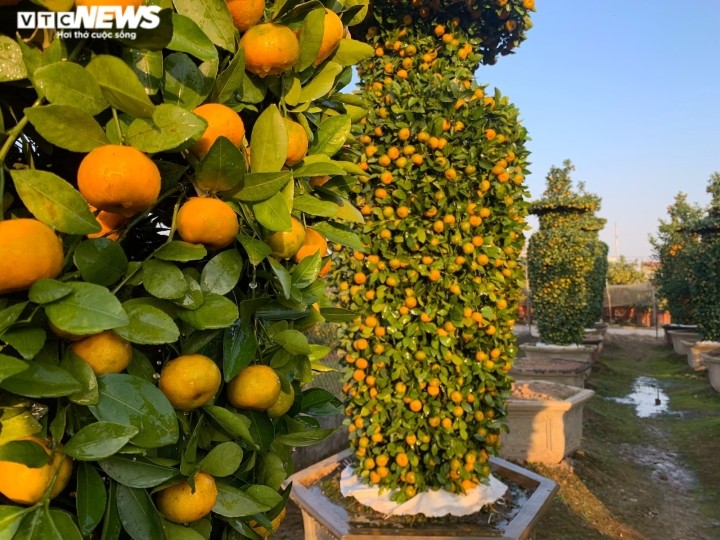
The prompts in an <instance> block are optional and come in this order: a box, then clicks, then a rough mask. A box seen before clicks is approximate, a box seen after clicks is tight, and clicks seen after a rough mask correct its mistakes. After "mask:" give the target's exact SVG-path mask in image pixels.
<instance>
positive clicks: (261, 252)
mask: <svg viewBox="0 0 720 540" xmlns="http://www.w3.org/2000/svg"><path fill="white" fill-rule="evenodd" d="M237 239H238V241H239V242H240V244H241V245H242V247H243V248H245V253H247V256H248V260H249V261H250V264H252V265H253V266H257V265H258V264H260V263H261V262H263V261H264V260H265V257H267V256H268V255H270V254H271V253H272V248H271V247H270V246H268V245H267V244H266V243H265V242H263V241H262V240H258V239H257V238H249V237H247V236H238V237H237Z"/></svg>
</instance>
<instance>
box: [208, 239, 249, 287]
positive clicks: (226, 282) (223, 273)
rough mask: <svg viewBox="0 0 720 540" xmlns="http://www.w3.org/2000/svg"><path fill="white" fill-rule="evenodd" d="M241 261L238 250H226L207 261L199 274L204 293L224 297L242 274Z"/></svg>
mask: <svg viewBox="0 0 720 540" xmlns="http://www.w3.org/2000/svg"><path fill="white" fill-rule="evenodd" d="M242 266H243V259H242V256H241V255H240V253H239V252H238V250H236V249H228V250H226V251H223V252H221V253H218V254H217V255H215V256H214V257H213V258H212V259H210V260H209V261H208V263H207V264H206V265H205V267H204V268H203V270H202V273H201V274H200V285H201V286H202V290H203V291H204V292H211V293H215V294H220V295H224V294H227V293H229V292H230V291H232V290H233V288H234V287H235V285H237V283H238V281H239V280H240V275H241V274H242Z"/></svg>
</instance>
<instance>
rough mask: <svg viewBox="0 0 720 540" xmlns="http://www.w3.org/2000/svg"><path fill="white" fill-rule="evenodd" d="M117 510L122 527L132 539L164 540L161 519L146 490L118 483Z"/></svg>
mask: <svg viewBox="0 0 720 540" xmlns="http://www.w3.org/2000/svg"><path fill="white" fill-rule="evenodd" d="M117 510H118V515H119V516H120V522H121V523H122V526H123V529H125V532H127V533H128V534H129V535H130V536H131V537H132V538H133V540H148V539H150V538H152V540H165V530H164V529H163V526H162V519H161V518H160V514H159V513H158V511H157V510H156V509H155V505H154V504H153V501H152V499H151V498H150V494H149V493H148V492H147V491H146V490H144V489H139V488H131V487H127V486H124V485H122V484H119V485H118V487H117Z"/></svg>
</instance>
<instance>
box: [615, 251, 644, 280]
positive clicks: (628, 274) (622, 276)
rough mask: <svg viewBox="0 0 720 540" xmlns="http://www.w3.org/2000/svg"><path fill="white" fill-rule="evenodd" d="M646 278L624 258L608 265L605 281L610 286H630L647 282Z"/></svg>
mask: <svg viewBox="0 0 720 540" xmlns="http://www.w3.org/2000/svg"><path fill="white" fill-rule="evenodd" d="M647 279H648V278H647V276H646V275H645V273H644V272H642V271H641V270H638V268H637V267H636V266H635V265H634V264H630V263H629V262H628V261H627V260H626V259H625V257H620V259H619V260H617V261H614V262H611V263H609V265H608V272H607V281H608V283H609V284H610V285H632V284H633V283H643V282H645V281H647Z"/></svg>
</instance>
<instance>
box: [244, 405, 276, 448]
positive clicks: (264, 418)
mask: <svg viewBox="0 0 720 540" xmlns="http://www.w3.org/2000/svg"><path fill="white" fill-rule="evenodd" d="M245 414H246V415H247V417H248V418H249V419H250V426H249V428H250V433H251V434H252V436H253V439H255V440H256V441H258V442H259V443H260V451H261V452H267V451H268V450H269V449H270V445H271V444H272V442H273V438H274V437H275V426H274V425H273V422H272V420H270V417H269V416H268V414H267V413H266V412H265V411H245Z"/></svg>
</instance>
